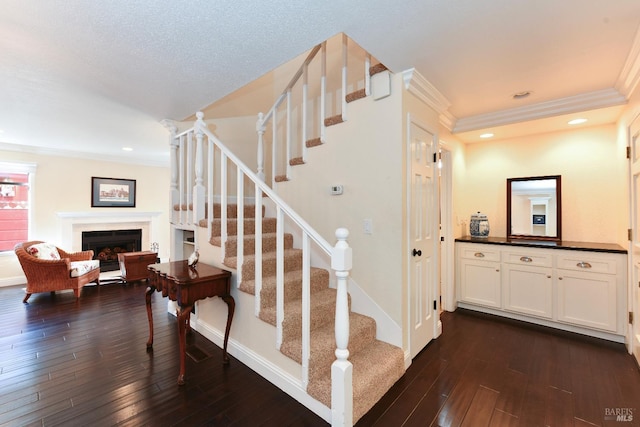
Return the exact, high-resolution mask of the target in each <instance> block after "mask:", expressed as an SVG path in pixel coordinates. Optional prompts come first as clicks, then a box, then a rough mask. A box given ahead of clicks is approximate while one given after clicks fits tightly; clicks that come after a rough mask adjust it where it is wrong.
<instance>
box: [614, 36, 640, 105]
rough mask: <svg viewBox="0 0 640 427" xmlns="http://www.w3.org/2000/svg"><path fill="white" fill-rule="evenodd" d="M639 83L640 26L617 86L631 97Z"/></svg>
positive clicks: (622, 92)
mask: <svg viewBox="0 0 640 427" xmlns="http://www.w3.org/2000/svg"><path fill="white" fill-rule="evenodd" d="M638 83H640V27H639V28H638V32H637V33H636V36H635V38H634V39H633V43H632V45H631V49H630V50H629V55H628V56H627V60H626V61H625V63H624V67H622V71H621V72H620V76H619V77H618V81H617V83H616V86H615V88H616V89H617V90H618V91H619V92H620V93H621V94H623V95H624V96H625V97H626V98H627V99H629V98H631V96H632V95H633V92H634V91H635V90H636V89H637V88H638Z"/></svg>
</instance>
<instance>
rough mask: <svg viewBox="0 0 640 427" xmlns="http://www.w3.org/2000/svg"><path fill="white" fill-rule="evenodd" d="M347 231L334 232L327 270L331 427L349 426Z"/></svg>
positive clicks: (350, 374) (349, 257)
mask: <svg viewBox="0 0 640 427" xmlns="http://www.w3.org/2000/svg"><path fill="white" fill-rule="evenodd" d="M348 236H349V231H348V230H347V229H346V228H339V229H337V230H336V238H337V239H338V242H337V243H336V245H335V246H334V248H333V250H332V252H331V268H332V269H333V270H334V271H335V272H336V277H337V296H336V319H335V334H336V352H335V354H336V360H335V361H334V362H333V364H332V365H331V425H332V426H351V425H353V366H352V365H351V362H349V360H348V359H349V350H348V346H349V302H348V293H347V286H348V283H347V280H348V278H349V271H351V267H352V264H353V261H352V250H351V248H350V247H349V244H348V243H347V237H348Z"/></svg>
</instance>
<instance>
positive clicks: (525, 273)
mask: <svg viewBox="0 0 640 427" xmlns="http://www.w3.org/2000/svg"><path fill="white" fill-rule="evenodd" d="M502 259H503V267H502V288H503V300H502V307H503V308H504V309H505V310H508V311H513V312H516V313H523V314H528V315H532V316H538V317H543V318H546V319H551V318H552V317H553V270H552V268H551V267H552V264H553V260H552V256H551V254H549V253H545V252H541V251H536V250H530V249H528V248H513V249H511V248H510V249H507V250H502Z"/></svg>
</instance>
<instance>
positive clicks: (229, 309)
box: [221, 295, 236, 364]
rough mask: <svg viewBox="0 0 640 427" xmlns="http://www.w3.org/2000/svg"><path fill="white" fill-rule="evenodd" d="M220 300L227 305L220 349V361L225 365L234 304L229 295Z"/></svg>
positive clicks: (227, 356)
mask: <svg viewBox="0 0 640 427" xmlns="http://www.w3.org/2000/svg"><path fill="white" fill-rule="evenodd" d="M221 298H222V300H223V301H224V302H225V303H227V327H226V328H225V330H224V346H223V349H222V361H223V363H225V364H227V363H229V354H228V353H227V343H228V342H229V331H230V330H231V321H232V320H233V313H234V311H235V309H236V302H235V300H234V299H233V297H232V296H231V295H223V296H222V297H221Z"/></svg>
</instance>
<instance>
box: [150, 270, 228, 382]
mask: <svg viewBox="0 0 640 427" xmlns="http://www.w3.org/2000/svg"><path fill="white" fill-rule="evenodd" d="M148 270H149V288H148V289H147V292H146V303H147V317H148V318H149V340H148V341H147V351H149V350H150V349H151V348H152V347H153V313H152V312H151V295H152V294H153V293H154V291H159V292H162V296H163V297H169V299H170V300H171V301H176V302H177V303H178V310H177V311H178V338H179V344H180V374H179V375H178V385H183V384H184V372H185V353H186V349H187V336H186V332H187V329H188V328H189V317H190V313H191V310H192V309H193V306H194V304H195V303H196V301H198V300H201V299H204V298H209V297H215V296H217V297H220V298H222V300H223V301H224V302H225V303H226V304H227V310H228V311H227V326H226V329H225V332H224V346H223V353H222V360H223V363H225V364H226V363H229V355H228V354H227V342H228V341H229V330H230V329H231V321H232V320H233V312H234V311H235V307H236V303H235V301H234V299H233V297H232V296H231V280H230V279H231V272H229V271H226V270H221V269H219V268H216V267H213V266H211V265H207V264H203V263H198V264H197V265H196V266H195V267H189V266H188V265H187V261H174V262H167V263H162V264H153V265H149V266H148Z"/></svg>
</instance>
